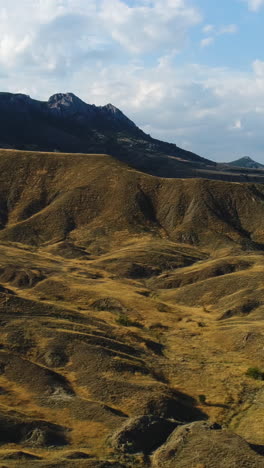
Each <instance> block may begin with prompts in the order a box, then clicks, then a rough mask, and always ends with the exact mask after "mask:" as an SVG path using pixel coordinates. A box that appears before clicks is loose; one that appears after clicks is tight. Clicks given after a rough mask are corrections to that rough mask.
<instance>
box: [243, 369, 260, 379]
mask: <svg viewBox="0 0 264 468" xmlns="http://www.w3.org/2000/svg"><path fill="white" fill-rule="evenodd" d="M246 375H247V376H248V377H251V378H252V379H255V380H264V372H262V371H261V370H260V369H258V367H249V369H248V370H247V372H246Z"/></svg>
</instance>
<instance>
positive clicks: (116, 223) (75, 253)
mask: <svg viewBox="0 0 264 468" xmlns="http://www.w3.org/2000/svg"><path fill="white" fill-rule="evenodd" d="M15 167H16V172H14V168H15ZM10 174H13V175H12V177H10ZM0 187H1V188H0V201H1V203H2V205H1V210H0V211H1V212H0V224H1V227H2V229H1V230H0V239H1V244H0V320H1V336H0V345H1V349H0V369H1V375H0V391H1V407H0V414H2V417H3V418H4V420H6V421H7V424H9V425H11V426H12V425H13V426H12V427H16V426H15V424H18V423H15V422H14V418H17V421H18V420H19V421H20V422H21V418H22V419H23V418H24V421H27V422H28V421H29V420H30V421H31V422H30V424H33V425H34V424H37V423H36V421H37V422H38V421H42V422H43V421H44V422H45V423H49V424H51V425H56V424H57V425H59V426H60V428H61V429H60V431H62V432H63V434H64V436H65V441H64V445H61V446H57V447H55V445H56V444H55V445H54V446H52V444H50V443H43V444H42V445H41V444H39V445H38V444H36V445H35V446H32V445H30V444H28V443H27V442H26V440H25V438H24V439H23V436H22V435H21V437H20V438H17V439H16V438H15V437H14V432H15V429H12V430H11V429H10V436H9V440H6V441H5V442H4V443H3V444H2V447H1V450H0V459H1V457H2V454H4V453H6V450H11V448H12V450H17V448H19V447H20V449H21V450H22V449H23V450H25V451H29V452H30V451H32V452H34V453H35V454H39V455H40V456H42V457H43V458H44V460H50V461H51V460H53V461H54V460H58V461H57V462H56V463H57V465H58V466H60V465H59V463H62V460H63V453H64V452H65V453H66V452H67V450H68V451H69V450H75V449H76V450H77V449H78V450H81V451H84V452H85V453H90V454H91V455H92V456H96V457H97V458H104V459H107V458H109V459H111V457H112V456H113V453H112V449H111V448H110V447H109V446H108V444H107V442H106V441H107V438H108V437H109V435H110V434H112V433H113V431H115V430H116V429H117V428H119V427H120V426H121V425H122V424H123V423H124V421H126V418H127V417H129V416H130V417H133V416H135V415H139V414H148V411H150V410H149V405H150V402H152V403H151V404H152V406H151V407H152V411H155V412H156V415H157V416H160V415H161V409H160V408H163V409H162V411H164V407H166V411H167V416H168V417H173V418H176V419H180V420H182V421H185V420H186V421H188V422H189V421H193V420H196V419H199V418H203V417H209V418H210V419H211V420H213V421H218V422H219V423H224V424H226V425H227V426H228V427H230V428H231V429H232V430H234V431H235V432H236V433H237V434H239V435H241V436H243V437H245V438H246V440H248V441H249V442H250V443H252V444H259V445H264V432H263V429H262V426H261V424H260V422H261V417H263V410H262V406H263V401H262V400H263V383H262V382H258V381H255V380H253V379H250V378H249V377H248V376H246V371H247V369H248V368H249V367H258V368H260V369H262V370H263V371H264V358H263V343H264V332H263V307H264V288H263V279H264V269H263V244H262V243H263V232H264V225H263V223H264V221H263V219H264V217H263V197H264V189H263V187H262V186H252V185H243V184H231V183H223V182H222V183H221V182H213V181H207V180H188V181H186V180H165V179H158V178H155V177H151V176H147V175H143V174H141V173H139V172H137V171H135V170H132V169H128V168H127V167H126V166H125V165H122V164H120V163H117V162H116V161H114V160H113V159H112V158H110V157H108V156H105V155H102V156H98V155H74V156H72V155H64V154H51V153H49V154H35V153H23V152H22V153H19V152H15V151H14V152H10V151H1V152H0ZM1 288H2V289H1ZM199 395H204V396H205V401H204V402H201V400H200V399H199ZM153 401H155V402H156V401H159V403H157V404H156V403H155V405H154V406H153ZM168 402H170V403H168ZM166 405H167V406H166ZM153 408H154V409H153ZM171 408H174V409H173V411H172V409H171ZM10 411H13V414H14V416H13V419H12V418H11V419H12V421H11V420H10V421H11V422H10V421H9V419H8V418H10V416H9V412H10ZM18 413H19V414H20V416H18ZM176 413H177V414H176ZM5 418H6V419H5ZM11 426H10V427H11ZM8 427H9V426H8ZM34 427H35V426H34ZM52 427H53V426H52ZM250 428H251V429H250ZM3 463H5V462H4V461H3ZM12 463H13V464H14V465H13V466H15V465H17V466H20V465H19V463H22V462H20V461H13V462H12ZM23 463H24V462H23ZM25 463H28V464H29V463H33V462H29V461H27V462H25ZM35 463H39V464H40V466H41V464H42V462H35ZM43 463H44V462H43ZM63 463H64V461H63ZM65 463H66V462H65ZM67 463H68V462H67ZM69 463H72V465H71V464H61V466H78V461H76V463H75V462H69ZM79 463H80V464H81V465H80V466H82V463H83V461H80V462H79ZM126 463H128V462H126ZM129 463H130V461H129ZM131 463H132V462H131ZM21 466H22V465H21ZM87 466H92V465H87ZM93 466H96V465H93ZM97 466H100V465H97ZM127 466H133V464H132V465H129V464H128V465H127ZM134 466H136V465H134ZM141 466H142V465H141Z"/></svg>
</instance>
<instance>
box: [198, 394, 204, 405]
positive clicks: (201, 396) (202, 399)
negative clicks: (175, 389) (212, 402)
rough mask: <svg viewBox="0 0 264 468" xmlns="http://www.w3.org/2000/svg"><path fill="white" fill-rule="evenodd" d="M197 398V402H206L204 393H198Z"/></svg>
mask: <svg viewBox="0 0 264 468" xmlns="http://www.w3.org/2000/svg"><path fill="white" fill-rule="evenodd" d="M198 399H199V402H200V403H202V405H205V404H206V396H205V395H199V396H198Z"/></svg>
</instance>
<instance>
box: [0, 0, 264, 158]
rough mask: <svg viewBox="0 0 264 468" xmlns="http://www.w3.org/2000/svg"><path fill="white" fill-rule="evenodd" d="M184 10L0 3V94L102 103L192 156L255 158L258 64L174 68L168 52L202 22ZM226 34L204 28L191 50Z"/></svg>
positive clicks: (93, 1) (229, 28)
mask: <svg viewBox="0 0 264 468" xmlns="http://www.w3.org/2000/svg"><path fill="white" fill-rule="evenodd" d="M196 3H198V2H196ZM263 3H264V2H263ZM131 4H132V5H133V6H131ZM193 4H194V0H189V1H187V0H186V1H185V0H134V1H133V2H130V6H129V5H128V3H125V1H124V0H123V1H121V0H85V1H84V0H9V2H6V0H0V30H1V35H0V89H1V90H9V91H11V92H24V93H26V94H30V95H31V96H32V97H35V98H41V99H47V98H48V97H49V95H51V94H53V93H55V92H59V91H61V92H64V91H72V92H74V93H75V94H77V95H79V96H80V97H81V98H83V99H84V100H86V102H89V103H95V104H98V105H102V104H105V103H107V102H109V101H110V102H112V103H113V104H115V105H116V106H118V107H120V108H121V109H122V110H123V111H124V112H125V113H126V114H127V115H128V116H129V117H130V118H132V119H133V120H134V121H135V122H136V123H137V124H138V125H140V126H141V127H142V128H144V129H146V131H147V132H148V133H151V134H152V135H153V136H156V137H158V138H161V139H163V140H168V141H172V142H176V143H177V144H178V145H179V146H183V147H184V146H186V145H187V146H188V148H189V149H190V150H193V151H195V152H197V153H198V154H201V155H204V156H207V157H210V158H212V159H219V160H221V159H231V157H232V159H234V158H233V155H232V154H231V155H230V148H232V150H234V151H235V153H236V154H238V155H239V154H244V153H245V152H246V153H248V154H251V155H252V156H255V157H259V158H260V159H261V157H260V156H261V155H262V147H263V113H264V106H262V105H261V104H260V103H261V102H264V62H262V61H260V60H255V61H254V62H253V64H252V69H251V70H250V71H249V72H237V71H235V70H233V69H228V68H213V67H206V66H201V65H199V64H189V65H188V64H185V65H183V61H182V60H180V59H179V58H178V55H177V54H178V53H179V51H180V50H183V48H184V45H185V41H186V40H187V41H188V37H189V30H190V29H191V28H192V27H193V26H195V25H197V24H199V22H201V20H202V18H201V14H200V13H199V11H198V9H197V8H195V7H193V6H192V5H193ZM255 6H256V5H255ZM259 6H260V5H259ZM236 31H237V27H236V26H235V25H232V24H230V25H223V26H221V27H219V26H218V27H216V26H215V25H213V24H207V25H205V26H204V27H203V34H204V36H203V38H202V42H201V43H200V45H201V46H202V47H206V46H209V45H210V44H212V42H213V41H214V40H216V39H217V37H218V36H220V35H221V34H234V33H236ZM198 47H199V44H198ZM177 63H179V65H177ZM231 127H232V131H231ZM252 149H253V150H254V154H253V153H252V151H251V150H252ZM263 159H264V156H263Z"/></svg>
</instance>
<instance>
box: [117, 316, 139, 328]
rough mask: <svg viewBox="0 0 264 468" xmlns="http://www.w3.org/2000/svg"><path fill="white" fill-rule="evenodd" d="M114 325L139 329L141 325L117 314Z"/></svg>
mask: <svg viewBox="0 0 264 468" xmlns="http://www.w3.org/2000/svg"><path fill="white" fill-rule="evenodd" d="M116 323H118V325H123V327H139V328H140V327H141V326H142V325H141V324H140V323H139V322H135V321H133V320H130V318H129V317H128V316H127V315H126V314H119V316H118V318H117V319H116Z"/></svg>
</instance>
